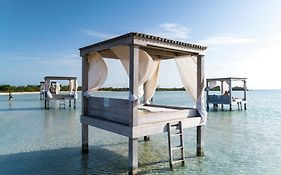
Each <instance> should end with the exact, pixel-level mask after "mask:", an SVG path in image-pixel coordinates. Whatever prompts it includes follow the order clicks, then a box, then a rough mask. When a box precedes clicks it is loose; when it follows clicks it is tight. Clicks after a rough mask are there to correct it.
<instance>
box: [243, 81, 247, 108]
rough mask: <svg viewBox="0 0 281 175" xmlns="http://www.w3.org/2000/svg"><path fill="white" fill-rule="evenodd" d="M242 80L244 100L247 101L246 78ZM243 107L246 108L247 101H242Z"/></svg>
mask: <svg viewBox="0 0 281 175" xmlns="http://www.w3.org/2000/svg"><path fill="white" fill-rule="evenodd" d="M243 82H244V101H247V84H246V80H244V81H243ZM244 109H245V110H246V109H247V103H244Z"/></svg>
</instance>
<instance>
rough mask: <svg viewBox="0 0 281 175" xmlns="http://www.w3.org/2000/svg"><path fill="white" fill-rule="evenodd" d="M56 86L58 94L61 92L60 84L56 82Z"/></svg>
mask: <svg viewBox="0 0 281 175" xmlns="http://www.w3.org/2000/svg"><path fill="white" fill-rule="evenodd" d="M55 88H56V94H58V93H59V92H60V84H59V83H58V82H56V84H55Z"/></svg>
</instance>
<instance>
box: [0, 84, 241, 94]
mask: <svg viewBox="0 0 281 175" xmlns="http://www.w3.org/2000/svg"><path fill="white" fill-rule="evenodd" d="M68 89H69V86H62V87H61V91H68ZM81 89H82V88H81V86H79V87H78V91H81ZM184 90H185V89H184V88H183V87H181V88H157V89H156V91H184ZM232 90H233V91H243V90H244V88H243V87H233V88H232ZM9 91H10V92H38V91H40V85H27V86H12V85H6V84H5V85H0V92H9ZM99 91H129V88H114V87H104V88H101V89H99ZM211 91H220V87H219V86H216V87H214V88H213V89H211Z"/></svg>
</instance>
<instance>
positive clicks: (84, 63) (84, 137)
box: [75, 55, 89, 153]
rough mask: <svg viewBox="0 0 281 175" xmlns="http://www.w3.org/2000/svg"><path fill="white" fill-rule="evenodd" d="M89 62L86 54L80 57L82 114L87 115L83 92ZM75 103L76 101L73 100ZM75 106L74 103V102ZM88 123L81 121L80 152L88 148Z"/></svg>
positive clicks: (85, 99)
mask: <svg viewBox="0 0 281 175" xmlns="http://www.w3.org/2000/svg"><path fill="white" fill-rule="evenodd" d="M88 71H89V62H88V59H87V55H85V56H84V57H83V58H82V115H87V107H88V100H87V98H86V97H85V96H83V93H84V92H86V91H87V90H88ZM75 103H76V101H75ZM75 106H76V104H75ZM88 142H89V137H88V125H87V124H84V123H82V152H83V153H88V149H89V145H88Z"/></svg>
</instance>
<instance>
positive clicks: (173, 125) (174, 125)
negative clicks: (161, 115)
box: [171, 123, 179, 127]
mask: <svg viewBox="0 0 281 175" xmlns="http://www.w3.org/2000/svg"><path fill="white" fill-rule="evenodd" d="M176 126H179V124H178V123H177V124H172V125H171V127H176Z"/></svg>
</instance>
